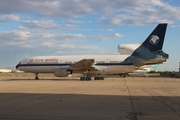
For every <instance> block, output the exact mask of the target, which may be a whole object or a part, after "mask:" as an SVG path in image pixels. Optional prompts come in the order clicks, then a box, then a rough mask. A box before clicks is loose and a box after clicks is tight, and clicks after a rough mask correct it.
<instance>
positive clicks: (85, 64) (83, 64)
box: [70, 59, 97, 71]
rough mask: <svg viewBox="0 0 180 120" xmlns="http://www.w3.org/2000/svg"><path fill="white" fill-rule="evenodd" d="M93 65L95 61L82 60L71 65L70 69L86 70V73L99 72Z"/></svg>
mask: <svg viewBox="0 0 180 120" xmlns="http://www.w3.org/2000/svg"><path fill="white" fill-rule="evenodd" d="M93 64H94V59H82V60H80V61H78V62H76V63H74V64H72V65H70V67H71V69H73V70H84V71H86V70H88V71H93V70H97V69H95V68H94V67H93Z"/></svg>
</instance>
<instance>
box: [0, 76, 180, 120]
mask: <svg viewBox="0 0 180 120" xmlns="http://www.w3.org/2000/svg"><path fill="white" fill-rule="evenodd" d="M179 91H180V79H175V78H145V77H143V78H140V77H134V78H131V77H127V78H107V79H105V80H98V81H95V80H92V81H79V80H78V78H72V79H69V78H68V79H66V78H61V79H48V80H47V79H40V80H33V79H1V80H0V120H92V119H93V120H180V92H179Z"/></svg>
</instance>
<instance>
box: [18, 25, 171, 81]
mask: <svg viewBox="0 0 180 120" xmlns="http://www.w3.org/2000/svg"><path fill="white" fill-rule="evenodd" d="M166 27H167V24H166V23H163V24H159V25H158V26H157V27H156V28H155V29H154V30H153V32H152V33H151V34H150V35H149V36H148V37H147V39H146V40H145V41H144V42H143V43H142V44H141V45H140V46H139V47H137V48H136V49H135V50H134V51H133V53H132V54H131V55H74V56H38V57H31V58H26V59H24V60H22V61H20V62H19V64H17V66H16V69H18V70H21V71H26V72H32V73H35V74H36V76H35V79H39V78H38V73H54V75H55V76H57V77H67V76H68V75H70V74H74V73H75V74H76V73H80V74H82V77H80V80H90V79H91V77H92V76H94V79H95V80H99V79H104V77H103V75H106V74H119V73H123V74H124V73H130V72H133V71H135V70H137V69H139V67H141V66H144V65H153V64H161V63H163V62H165V61H166V60H167V59H168V57H169V56H168V54H166V53H164V52H163V51H162V47H163V43H164V37H165V33H166Z"/></svg>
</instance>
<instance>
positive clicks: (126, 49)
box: [118, 44, 141, 55]
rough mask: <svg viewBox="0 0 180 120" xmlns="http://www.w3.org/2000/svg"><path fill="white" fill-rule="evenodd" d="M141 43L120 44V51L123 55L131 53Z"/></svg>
mask: <svg viewBox="0 0 180 120" xmlns="http://www.w3.org/2000/svg"><path fill="white" fill-rule="evenodd" d="M140 45H141V44H119V45H118V52H119V53H120V54H121V55H131V54H132V53H133V52H134V50H135V49H137V48H138V47H139V46H140Z"/></svg>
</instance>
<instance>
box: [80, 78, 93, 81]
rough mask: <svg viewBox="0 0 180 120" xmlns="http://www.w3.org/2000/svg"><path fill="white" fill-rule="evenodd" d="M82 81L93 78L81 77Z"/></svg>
mask: <svg viewBox="0 0 180 120" xmlns="http://www.w3.org/2000/svg"><path fill="white" fill-rule="evenodd" d="M80 80H81V81H89V80H91V77H80Z"/></svg>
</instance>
